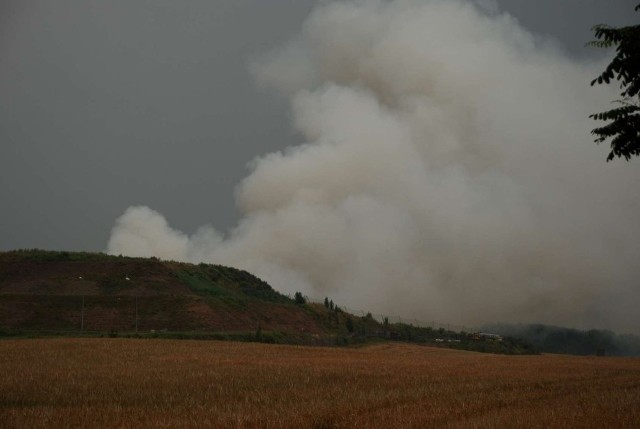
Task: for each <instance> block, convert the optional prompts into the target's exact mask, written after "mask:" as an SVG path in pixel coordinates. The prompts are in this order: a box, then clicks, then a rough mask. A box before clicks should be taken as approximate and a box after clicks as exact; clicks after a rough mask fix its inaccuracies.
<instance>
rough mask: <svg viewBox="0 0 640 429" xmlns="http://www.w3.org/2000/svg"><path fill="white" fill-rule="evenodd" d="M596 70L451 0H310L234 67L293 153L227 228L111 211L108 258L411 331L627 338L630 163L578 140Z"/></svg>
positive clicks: (590, 107) (632, 265)
mask: <svg viewBox="0 0 640 429" xmlns="http://www.w3.org/2000/svg"><path fill="white" fill-rule="evenodd" d="M602 67H603V64H589V63H585V62H580V63H578V62H575V60H571V59H569V58H568V57H566V56H565V55H563V53H562V52H561V50H560V49H559V48H557V47H556V46H555V45H554V44H553V42H552V41H549V40H545V39H542V38H539V37H536V36H534V35H532V34H530V33H528V32H527V31H525V30H524V29H523V28H522V27H521V26H519V24H518V23H517V21H515V20H514V19H513V18H511V17H510V16H509V15H507V14H501V13H499V12H497V11H495V10H487V9H479V8H477V7H476V6H474V5H473V4H471V3H468V2H462V1H446V2H445V1H426V2H425V1H419V2H418V1H411V0H406V1H405V0H398V1H391V2H388V1H347V2H340V3H322V4H321V5H320V6H318V7H317V8H316V10H315V11H314V12H313V13H312V15H311V16H310V17H309V18H308V20H307V21H306V22H305V23H304V25H303V27H302V31H301V33H300V34H299V35H298V36H297V37H296V38H294V39H293V40H292V41H291V42H290V43H289V44H287V45H286V46H284V47H282V48H280V49H278V50H276V51H274V52H272V53H270V54H269V55H265V56H264V57H262V58H261V59H260V60H259V61H256V62H255V63H254V64H253V71H254V74H255V76H256V78H257V80H258V81H259V82H260V83H261V84H263V85H266V86H268V87H271V88H274V89H276V90H277V91H279V92H281V93H282V94H283V95H285V96H287V97H290V100H291V108H292V113H293V122H294V126H295V128H296V129H297V130H298V131H299V132H300V134H301V135H302V136H303V137H304V142H305V143H304V144H301V145H299V146H295V147H291V148H288V149H287V150H285V151H284V152H279V153H271V154H268V155H265V156H263V157H260V158H258V159H256V160H254V161H253V163H252V172H251V174H250V175H249V176H248V177H247V178H246V179H245V180H244V181H243V182H242V183H241V184H240V185H239V186H238V188H237V201H238V205H239V207H240V208H241V209H242V211H243V213H244V217H243V218H242V219H241V221H240V222H239V224H238V226H237V227H236V228H234V229H233V230H231V231H229V232H228V233H227V234H221V233H219V232H217V231H215V230H214V229H213V228H211V227H203V228H201V229H200V230H198V231H197V232H195V233H194V234H193V235H187V234H184V233H182V232H180V231H176V230H174V229H172V228H171V227H170V226H169V225H168V223H167V221H166V220H165V219H164V217H163V216H162V215H161V214H159V213H157V212H155V211H153V210H151V209H149V208H147V207H142V206H137V207H130V208H129V209H127V211H126V212H125V213H124V214H123V215H122V216H121V217H120V218H119V219H118V220H117V222H116V225H115V227H114V229H113V231H112V235H111V238H110V240H109V244H108V251H109V252H110V253H114V254H120V253H121V254H126V255H131V256H158V257H161V258H167V259H176V260H185V261H191V262H198V261H209V262H215V263H220V264H228V265H233V266H237V267H240V268H243V269H247V270H249V271H251V272H253V273H255V274H256V275H258V276H260V277H262V278H264V279H265V280H267V281H268V282H269V283H271V284H272V285H273V286H274V287H275V288H276V289H278V290H280V291H284V292H293V291H297V290H300V291H302V292H303V293H305V294H309V295H311V296H319V297H321V296H325V295H328V296H331V297H333V298H334V299H335V300H336V302H342V303H344V304H345V305H348V306H351V307H356V308H366V309H370V310H372V311H375V312H380V313H389V314H399V315H407V316H408V317H418V318H422V319H427V320H445V321H455V322H456V323H466V324H472V323H482V322H486V321H497V320H502V321H517V322H532V321H543V322H546V323H554V324H564V325H570V326H576V327H591V326H598V327H607V328H612V329H622V330H628V329H631V328H633V329H636V328H635V327H636V326H638V323H639V322H640V312H638V311H637V309H636V308H634V303H638V302H640V292H639V289H638V287H637V279H638V278H639V277H640V268H638V264H637V263H636V257H635V256H637V254H638V243H640V232H639V228H638V219H639V218H640V216H639V215H640V199H638V192H637V183H638V179H640V172H639V171H638V169H637V166H636V165H633V163H623V162H617V163H615V164H613V165H611V164H606V163H605V162H604V161H605V157H606V154H607V150H606V148H604V147H602V148H598V147H596V146H595V145H594V144H593V143H592V138H591V136H590V135H589V130H590V129H591V128H593V126H594V124H593V123H592V122H591V121H590V120H589V119H588V115H589V114H590V113H593V112H597V111H601V110H603V107H604V108H606V106H607V103H608V102H609V100H611V99H614V98H615V91H614V90H613V89H611V88H590V87H589V81H590V79H591V78H593V77H594V76H595V75H597V74H598V71H599V70H600V69H601V68H602ZM247 126H250V124H247ZM203 175H206V172H203Z"/></svg>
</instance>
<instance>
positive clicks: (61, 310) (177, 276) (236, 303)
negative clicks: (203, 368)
mask: <svg viewBox="0 0 640 429" xmlns="http://www.w3.org/2000/svg"><path fill="white" fill-rule="evenodd" d="M330 313H331V312H330V311H329V310H328V309H326V308H325V307H324V306H323V305H318V304H305V305H298V304H296V303H295V302H294V300H292V299H291V298H289V297H287V296H285V295H283V294H280V293H278V292H276V291H274V290H273V289H272V288H271V286H269V285H268V284H267V283H266V282H264V281H262V280H260V279H259V278H257V277H255V276H253V275H252V274H250V273H248V272H246V271H242V270H238V269H235V268H230V267H224V266H220V265H209V264H199V265H193V264H187V263H180V262H172V261H161V260H159V259H157V258H130V257H121V256H110V255H105V254H101V253H84V252H83V253H76V252H50V251H41V250H19V251H11V252H0V329H2V330H3V331H4V332H5V333H7V332H17V331H19V332H54V331H55V332H68V333H74V332H75V333H82V332H84V333H89V332H104V333H110V334H112V335H113V334H115V333H118V334H120V335H122V334H124V333H136V332H137V333H138V334H141V333H153V334H156V335H169V333H174V334H175V333H176V332H180V333H182V335H187V333H188V335H192V336H198V335H209V336H214V337H221V338H225V337H231V338H233V337H251V336H254V335H256V333H258V331H260V332H259V333H258V334H259V335H261V336H262V339H263V340H273V341H278V342H296V343H297V342H304V343H314V342H317V343H326V342H327V341H335V338H336V337H338V336H340V335H346V334H347V333H348V330H347V329H346V326H345V323H344V322H345V320H344V318H345V317H346V316H345V315H341V316H339V317H335V315H333V314H330Z"/></svg>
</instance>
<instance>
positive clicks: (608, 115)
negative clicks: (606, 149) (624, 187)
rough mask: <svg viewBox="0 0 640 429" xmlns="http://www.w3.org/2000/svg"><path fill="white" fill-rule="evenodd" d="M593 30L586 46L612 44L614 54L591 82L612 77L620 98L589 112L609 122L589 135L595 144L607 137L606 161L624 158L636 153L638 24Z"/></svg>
mask: <svg viewBox="0 0 640 429" xmlns="http://www.w3.org/2000/svg"><path fill="white" fill-rule="evenodd" d="M638 10H640V4H639V5H638V6H636V7H635V11H638ZM593 30H594V32H595V37H596V39H597V40H594V41H593V42H591V43H589V45H590V46H596V47H599V48H608V47H613V46H615V47H616V56H615V57H614V58H613V60H612V61H611V63H610V64H609V65H608V66H607V68H606V69H605V70H604V72H602V74H601V75H600V76H598V77H597V78H595V79H594V80H593V81H592V82H591V85H592V86H593V85H595V84H596V83H597V84H603V83H605V84H608V83H610V82H611V81H612V80H614V79H615V80H617V81H619V82H620V89H622V92H621V93H620V96H621V97H622V98H621V99H620V100H615V101H614V102H615V103H616V104H618V105H619V106H618V107H616V108H614V109H611V110H608V111H606V112H602V113H595V114H593V115H589V117H590V118H593V119H595V120H598V121H608V122H609V123H608V124H606V125H604V126H602V127H599V128H595V129H593V130H592V131H591V134H593V135H594V136H596V138H595V142H596V143H602V142H604V141H606V140H609V139H611V152H610V153H609V156H607V161H611V160H612V159H614V158H615V157H616V156H617V157H625V159H626V160H627V161H628V160H629V159H631V157H632V156H638V155H640V98H639V96H638V93H639V92H640V25H633V26H628V27H620V28H614V27H610V26H608V25H604V24H601V25H596V26H595V27H593Z"/></svg>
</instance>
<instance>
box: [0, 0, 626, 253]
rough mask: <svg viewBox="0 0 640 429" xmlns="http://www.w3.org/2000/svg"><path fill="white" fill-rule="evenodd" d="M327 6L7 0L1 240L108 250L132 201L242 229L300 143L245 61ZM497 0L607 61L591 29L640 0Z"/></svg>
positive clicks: (0, 102)
mask: <svg viewBox="0 0 640 429" xmlns="http://www.w3.org/2000/svg"><path fill="white" fill-rule="evenodd" d="M314 3H315V1H313V0H270V1H265V0H216V1H204V0H196V1H181V2H176V1H168V0H162V1H160V0H157V1H142V0H119V1H87V0H61V1H56V2H51V1H41V0H32V1H24V0H3V1H2V3H0V250H8V249H15V248H31V247H38V248H46V249H68V250H103V249H104V248H105V246H106V241H107V239H108V238H109V232H110V230H111V228H112V226H113V224H114V220H115V219H116V218H117V217H118V216H119V215H121V214H122V212H123V211H124V210H125V209H126V208H127V207H129V206H130V205H134V204H144V205H147V206H149V207H152V208H154V209H156V210H158V211H159V212H161V213H163V214H164V215H165V216H166V217H167V218H168V219H169V220H170V222H171V224H172V225H173V226H174V227H175V228H177V229H181V230H183V231H185V232H192V231H194V230H195V229H196V228H197V227H198V226H200V225H203V224H212V225H213V226H214V227H216V228H218V229H220V230H226V229H227V228H228V227H230V226H232V225H234V224H235V223H236V221H237V218H238V213H237V211H236V209H235V207H234V196H233V191H234V187H235V185H236V184H238V183H239V181H240V180H241V179H242V178H243V177H245V176H246V174H247V171H248V170H247V168H246V164H247V163H248V162H249V161H250V160H251V159H253V158H254V157H256V156H258V155H261V154H264V153H267V152H270V151H273V150H277V149H282V148H284V147H286V146H289V145H291V144H295V143H298V138H297V136H296V135H294V134H293V132H292V131H291V127H290V124H289V115H288V112H287V107H286V102H285V101H284V100H282V99H280V98H277V97H275V96H273V95H272V94H270V93H267V92H264V91H261V90H260V89H259V88H258V87H257V86H256V85H255V84H254V82H253V80H252V78H251V76H250V75H249V72H248V67H247V64H248V62H249V61H250V60H251V58H253V57H254V56H256V55H259V54H260V53H263V52H265V51H267V50H269V49H270V48H273V47H276V46H278V45H281V44H282V43H283V42H285V41H286V40H287V39H288V38H289V37H290V36H292V35H293V34H295V33H296V32H298V31H299V29H300V26H301V24H302V22H303V20H304V18H305V17H306V16H307V15H308V13H309V11H310V10H311V9H312V7H313V4H314ZM485 3H491V0H489V1H485ZM498 3H499V4H500V7H501V8H502V9H503V10H506V11H508V12H509V13H511V14H512V15H513V16H515V17H516V18H518V20H519V21H520V22H521V23H522V24H523V25H524V26H526V27H527V28H529V29H530V30H532V31H534V32H536V33H539V34H543V35H547V36H552V37H554V38H556V39H557V40H558V41H559V42H560V44H561V45H562V46H563V49H565V50H566V51H567V52H569V53H570V54H571V55H572V56H574V57H576V58H584V57H588V56H594V55H602V53H601V52H597V51H594V50H592V49H589V48H584V43H585V42H586V41H588V40H590V38H591V32H590V27H591V26H592V25H593V24H596V23H601V22H604V23H609V24H612V25H627V24H632V23H635V22H637V14H634V13H633V7H634V5H635V4H636V3H637V0H564V1H558V0H536V1H531V0H500V1H498ZM585 85H588V82H585ZM591 149H594V148H593V147H592V146H591V144H590V142H588V141H587V142H585V150H591Z"/></svg>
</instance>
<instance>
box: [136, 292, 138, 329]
mask: <svg viewBox="0 0 640 429" xmlns="http://www.w3.org/2000/svg"><path fill="white" fill-rule="evenodd" d="M137 333H138V297H137V296H136V334H137Z"/></svg>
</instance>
